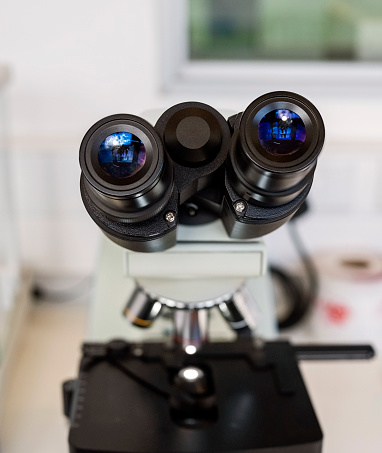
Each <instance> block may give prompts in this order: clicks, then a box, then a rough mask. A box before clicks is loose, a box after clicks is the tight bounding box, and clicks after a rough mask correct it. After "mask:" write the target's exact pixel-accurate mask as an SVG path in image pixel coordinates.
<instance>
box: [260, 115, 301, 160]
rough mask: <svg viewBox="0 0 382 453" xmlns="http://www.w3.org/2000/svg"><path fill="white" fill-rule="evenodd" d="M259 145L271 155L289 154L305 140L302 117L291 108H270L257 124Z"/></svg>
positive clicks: (296, 149)
mask: <svg viewBox="0 0 382 453" xmlns="http://www.w3.org/2000/svg"><path fill="white" fill-rule="evenodd" d="M258 137H259V141H260V143H261V146H262V147H263V148H264V149H265V150H266V151H268V152H269V153H271V154H273V155H279V156H280V155H281V156H283V155H291V154H293V153H295V152H297V151H298V150H299V149H300V148H301V146H302V144H303V143H304V142H305V138H306V129H305V126H304V123H303V121H302V119H301V118H300V117H299V116H298V115H297V113H294V112H292V111H291V110H282V109H277V110H272V111H271V112H269V113H267V114H266V115H265V116H264V117H263V118H262V119H261V121H260V123H259V125H258Z"/></svg>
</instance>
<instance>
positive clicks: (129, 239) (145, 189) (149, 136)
mask: <svg viewBox="0 0 382 453" xmlns="http://www.w3.org/2000/svg"><path fill="white" fill-rule="evenodd" d="M80 165H81V170H82V175H81V183H80V188H81V195H82V200H83V202H84V205H85V207H86V209H87V211H88V213H89V215H90V216H91V217H92V219H93V220H94V221H95V223H96V224H97V225H98V226H99V227H100V228H101V230H102V231H103V232H104V233H105V234H106V235H107V236H108V237H109V238H110V239H111V240H112V241H114V242H116V243H117V244H119V245H121V246H122V247H125V248H128V249H131V250H135V251H139V252H153V251H160V250H164V249H166V248H169V247H172V246H173V245H175V243H176V228H177V223H178V222H177V209H178V208H177V206H178V192H177V189H176V187H175V185H174V171H173V164H172V162H171V161H170V160H169V159H168V157H167V155H166V153H165V152H164V150H163V145H162V141H161V139H160V138H159V136H158V134H157V132H156V131H155V129H154V128H153V126H151V124H149V123H148V122H147V121H145V120H144V119H142V118H140V117H138V116H134V115H126V114H120V115H112V116H108V117H107V118H104V119H102V120H100V121H98V122H97V123H96V124H94V126H92V127H91V128H90V129H89V131H88V132H87V133H86V134H85V137H84V139H83V140H82V143H81V147H80ZM168 212H170V213H171V219H170V220H171V221H168V219H169V218H170V216H167V218H166V213H168Z"/></svg>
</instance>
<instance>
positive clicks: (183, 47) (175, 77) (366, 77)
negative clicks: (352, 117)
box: [158, 0, 382, 97]
mask: <svg viewBox="0 0 382 453" xmlns="http://www.w3.org/2000/svg"><path fill="white" fill-rule="evenodd" d="M158 5H159V7H160V11H159V13H160V24H161V27H162V30H161V35H162V42H161V44H162V63H163V65H162V66H163V70H162V89H163V91H164V92H165V93H168V94H176V93H184V92H199V93H200V92H208V93H211V94H220V93H225V92H226V90H227V86H229V87H230V93H231V94H232V95H240V94H245V93H246V92H248V90H250V91H252V92H253V91H254V90H256V91H260V92H267V91H272V90H274V89H279V88H280V86H281V85H282V86H283V87H284V89H286V90H289V91H298V92H304V93H306V94H307V95H314V96H317V95H324V96H328V97H332V96H336V97H341V96H345V97H348V96H354V97H365V96H367V97H376V96H378V97H382V62H360V61H355V62H350V61H349V62H342V61H341V62H340V61H330V62H327V61H304V62H302V61H288V62H284V61H276V60H275V61H265V60H255V61H244V60H238V61H236V60H235V61H230V60H216V61H208V60H206V61H204V60H191V59H190V58H189V55H188V49H189V39H188V0H160V1H159V2H158ZM174 18H175V19H174ZM280 74H282V77H283V79H284V81H283V80H281V81H280ZM285 81H287V83H285Z"/></svg>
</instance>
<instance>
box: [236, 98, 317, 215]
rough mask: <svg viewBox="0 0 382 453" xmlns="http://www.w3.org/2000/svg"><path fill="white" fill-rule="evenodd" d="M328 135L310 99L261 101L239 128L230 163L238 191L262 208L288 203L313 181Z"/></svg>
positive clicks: (246, 116) (246, 112)
mask: <svg viewBox="0 0 382 453" xmlns="http://www.w3.org/2000/svg"><path fill="white" fill-rule="evenodd" d="M324 137H325V129H324V123H323V121H322V118H321V115H320V113H319V112H318V110H317V109H316V108H315V107H314V105H313V104H312V103H311V102H309V101H308V100H307V99H305V98H304V97H302V96H300V95H298V94H295V93H290V92H286V91H277V92H272V93H268V94H266V95H264V96H261V97H259V98H258V99H256V100H255V101H254V102H252V103H251V104H250V105H249V106H248V108H247V109H246V110H245V111H244V113H243V114H242V116H241V117H240V118H239V119H238V120H237V121H236V124H235V131H234V135H233V138H232V143H231V150H230V155H229V162H228V175H229V179H230V182H231V184H232V186H233V188H234V189H235V191H236V192H237V193H238V194H239V195H240V197H242V198H243V199H244V200H246V201H248V202H250V203H254V204H257V205H263V206H279V205H282V204H285V203H288V202H289V201H291V200H293V199H295V198H296V197H297V196H298V195H299V194H300V193H301V192H302V191H303V190H304V188H305V187H307V186H308V185H309V184H310V183H311V182H312V179H313V174H314V170H315V167H316V160H317V157H318V155H319V153H320V151H321V149H322V147H323V143H324Z"/></svg>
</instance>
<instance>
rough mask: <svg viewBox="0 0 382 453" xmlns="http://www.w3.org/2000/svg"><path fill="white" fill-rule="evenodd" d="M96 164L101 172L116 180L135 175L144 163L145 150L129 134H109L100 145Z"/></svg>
mask: <svg viewBox="0 0 382 453" xmlns="http://www.w3.org/2000/svg"><path fill="white" fill-rule="evenodd" d="M98 162H99V164H100V166H101V168H102V170H103V171H105V172H106V173H107V174H108V175H109V176H111V177H113V178H117V179H123V178H127V177H129V176H132V175H134V174H135V173H137V172H138V171H139V170H140V169H141V168H142V167H143V165H144V163H145V162H146V148H145V146H144V145H143V143H142V141H141V140H140V139H139V138H138V137H137V136H136V135H134V134H131V133H130V132H117V133H115V134H111V135H109V136H108V137H106V139H105V140H104V141H103V142H102V143H101V145H100V147H99V152H98Z"/></svg>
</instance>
